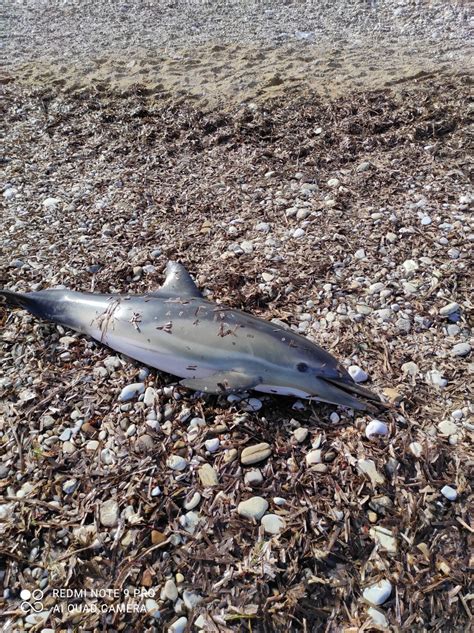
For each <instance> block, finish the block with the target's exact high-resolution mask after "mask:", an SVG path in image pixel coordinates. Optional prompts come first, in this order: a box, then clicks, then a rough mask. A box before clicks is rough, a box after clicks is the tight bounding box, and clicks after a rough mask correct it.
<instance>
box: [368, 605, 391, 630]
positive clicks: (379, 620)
mask: <svg viewBox="0 0 474 633" xmlns="http://www.w3.org/2000/svg"><path fill="white" fill-rule="evenodd" d="M367 615H368V616H369V617H370V618H371V619H372V622H374V623H375V624H378V625H379V626H382V627H384V628H388V620H387V618H386V617H385V615H384V614H383V613H382V612H381V611H379V610H378V609H374V607H369V608H368V609H367Z"/></svg>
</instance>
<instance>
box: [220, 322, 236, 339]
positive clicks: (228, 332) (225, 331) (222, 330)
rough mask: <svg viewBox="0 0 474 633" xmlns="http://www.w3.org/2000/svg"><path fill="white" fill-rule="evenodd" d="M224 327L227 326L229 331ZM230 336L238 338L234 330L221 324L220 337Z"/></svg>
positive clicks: (225, 324)
mask: <svg viewBox="0 0 474 633" xmlns="http://www.w3.org/2000/svg"><path fill="white" fill-rule="evenodd" d="M224 326H227V329H225V327H224ZM229 334H233V335H234V336H236V334H235V332H234V330H232V329H231V328H230V327H229V326H228V324H227V323H221V327H220V328H219V332H218V333H217V335H218V336H222V338H224V336H229Z"/></svg>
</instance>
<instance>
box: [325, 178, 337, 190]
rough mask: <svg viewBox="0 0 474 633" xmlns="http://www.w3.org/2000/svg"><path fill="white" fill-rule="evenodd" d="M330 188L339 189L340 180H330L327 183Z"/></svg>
mask: <svg viewBox="0 0 474 633" xmlns="http://www.w3.org/2000/svg"><path fill="white" fill-rule="evenodd" d="M327 185H328V187H331V189H332V188H334V187H339V180H338V178H330V179H329V180H328V182H327Z"/></svg>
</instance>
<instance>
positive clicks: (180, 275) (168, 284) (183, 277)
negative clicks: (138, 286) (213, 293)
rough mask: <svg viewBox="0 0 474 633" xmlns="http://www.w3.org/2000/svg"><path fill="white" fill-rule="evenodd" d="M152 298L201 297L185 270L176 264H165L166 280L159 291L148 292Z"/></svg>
mask: <svg viewBox="0 0 474 633" xmlns="http://www.w3.org/2000/svg"><path fill="white" fill-rule="evenodd" d="M148 294H150V295H152V296H154V297H202V294H201V291H200V290H199V288H198V287H197V286H196V284H195V283H194V281H193V280H192V278H191V275H190V274H189V273H188V271H187V270H186V268H185V267H184V266H183V265H182V264H179V263H178V262H168V263H167V264H166V279H165V282H164V284H163V285H162V286H161V288H160V289H159V290H156V291H155V292H149V293H148Z"/></svg>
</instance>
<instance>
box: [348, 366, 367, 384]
mask: <svg viewBox="0 0 474 633" xmlns="http://www.w3.org/2000/svg"><path fill="white" fill-rule="evenodd" d="M348 372H349V375H350V377H351V378H352V380H353V381H354V382H365V381H366V380H367V379H368V377H369V376H368V374H366V373H365V371H364V370H363V369H361V368H360V367H359V366H358V365H351V366H350V367H349V369H348Z"/></svg>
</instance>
